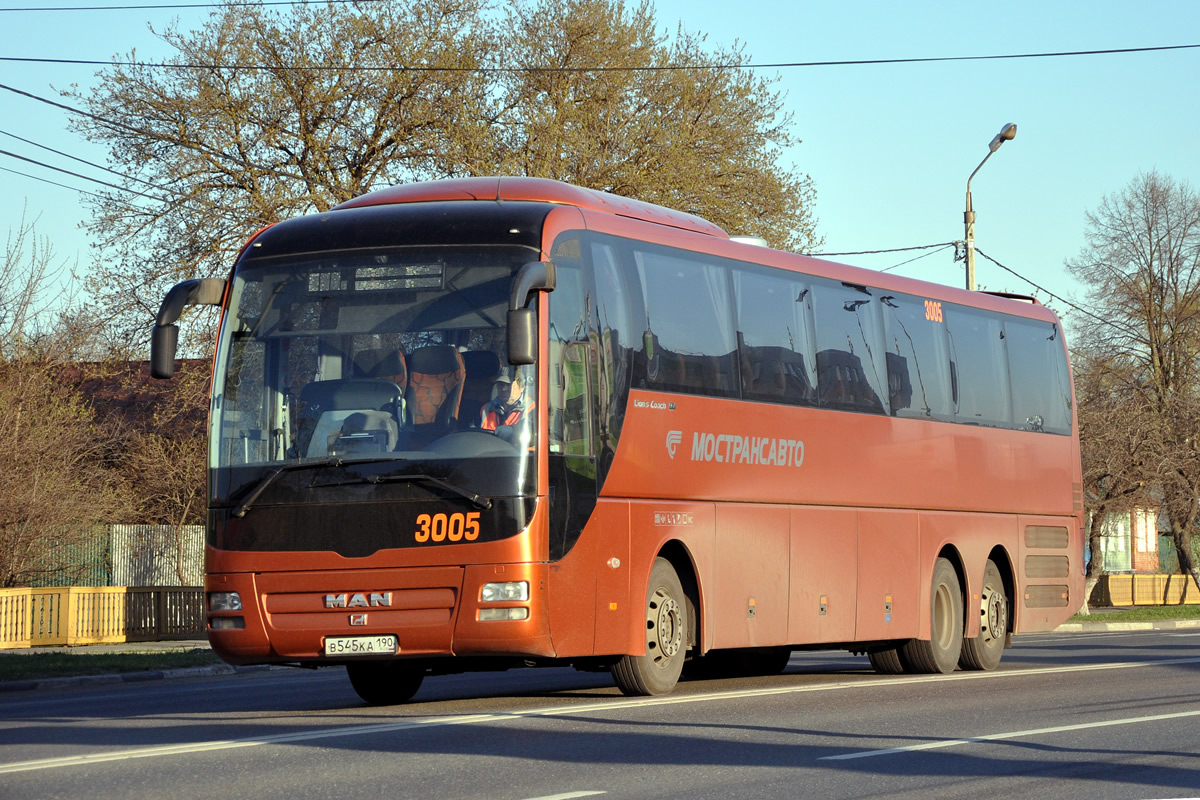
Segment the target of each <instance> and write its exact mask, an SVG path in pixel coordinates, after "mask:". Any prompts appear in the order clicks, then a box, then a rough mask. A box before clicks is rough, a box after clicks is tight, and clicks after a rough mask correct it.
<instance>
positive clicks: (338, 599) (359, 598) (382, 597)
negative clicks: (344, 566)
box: [325, 592, 392, 608]
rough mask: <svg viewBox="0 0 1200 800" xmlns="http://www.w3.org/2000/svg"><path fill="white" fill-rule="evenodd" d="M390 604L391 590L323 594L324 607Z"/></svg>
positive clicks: (362, 606)
mask: <svg viewBox="0 0 1200 800" xmlns="http://www.w3.org/2000/svg"><path fill="white" fill-rule="evenodd" d="M391 604H392V593H391V592H371V593H369V594H368V593H367V592H354V593H353V594H351V593H348V592H347V593H343V594H327V595H325V607H326V608H372V607H380V606H390V605H391Z"/></svg>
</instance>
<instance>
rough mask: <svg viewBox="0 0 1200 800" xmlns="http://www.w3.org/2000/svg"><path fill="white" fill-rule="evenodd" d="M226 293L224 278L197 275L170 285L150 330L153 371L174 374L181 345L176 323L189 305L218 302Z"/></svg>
mask: <svg viewBox="0 0 1200 800" xmlns="http://www.w3.org/2000/svg"><path fill="white" fill-rule="evenodd" d="M224 296H225V281H223V280H221V279H219V278H197V279H195V280H190V281H182V282H180V283H177V284H175V285H174V286H173V287H171V290H170V291H169V292H167V296H166V297H164V298H163V301H162V305H161V306H159V309H158V316H157V317H155V318H154V330H153V331H152V332H151V334H150V375H151V376H152V377H155V378H170V377H171V376H172V375H174V374H175V351H176V349H177V348H178V345H179V326H178V325H176V324H175V323H176V322H177V321H178V320H179V317H180V316H182V315H183V310H184V309H185V308H187V307H188V306H219V305H221V299H222V298H223V297H224Z"/></svg>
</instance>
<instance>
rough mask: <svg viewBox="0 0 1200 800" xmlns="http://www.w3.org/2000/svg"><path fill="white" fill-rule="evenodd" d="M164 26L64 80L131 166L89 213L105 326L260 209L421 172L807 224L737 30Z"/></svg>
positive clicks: (589, 7) (221, 264)
mask: <svg viewBox="0 0 1200 800" xmlns="http://www.w3.org/2000/svg"><path fill="white" fill-rule="evenodd" d="M161 38H162V39H163V40H164V41H165V42H166V43H167V44H168V45H170V46H171V48H172V49H173V50H174V55H173V56H172V57H171V58H170V59H169V60H168V63H167V64H166V65H148V64H146V65H139V64H136V62H135V59H134V56H133V55H132V54H131V55H130V56H129V57H128V58H127V59H124V60H123V63H122V64H120V65H118V64H114V66H112V67H110V68H106V69H105V70H103V71H102V72H101V73H100V74H99V81H97V86H98V88H97V89H95V90H94V91H93V90H88V91H86V92H85V91H83V90H81V89H78V88H76V89H74V90H73V91H72V92H70V93H69V94H71V95H72V96H73V98H74V99H75V100H76V101H77V102H78V103H79V104H80V105H82V106H83V107H84V108H85V109H86V111H87V112H88V114H89V116H85V117H81V118H80V119H79V121H78V122H77V123H76V126H77V128H78V129H79V130H80V131H81V132H82V133H83V134H84V135H85V136H87V138H89V139H90V140H92V141H95V142H98V143H100V144H101V145H103V146H104V147H105V148H106V149H107V152H108V160H109V162H110V166H112V167H113V168H114V169H115V170H116V171H118V172H120V173H122V174H124V175H125V176H126V177H125V178H124V189H125V191H117V190H106V191H104V192H101V193H100V196H99V197H98V199H96V200H95V201H93V204H92V206H93V207H92V212H93V216H92V219H91V221H90V223H89V230H90V232H91V233H92V234H93V236H94V237H95V240H96V241H97V242H98V250H97V257H96V259H95V264H94V265H93V269H92V281H91V284H90V288H91V289H92V290H93V292H94V293H95V294H96V295H97V297H98V298H99V299H100V300H101V301H103V302H102V307H103V308H104V309H105V311H106V314H107V316H106V318H105V321H106V324H107V325H109V326H118V327H120V326H123V329H122V331H121V332H120V333H118V334H114V336H115V338H117V339H122V338H125V339H128V338H132V337H131V336H130V335H129V334H128V333H127V332H128V331H132V330H137V331H142V332H143V335H144V331H145V330H146V329H147V327H148V326H147V319H148V317H150V316H151V315H152V314H153V313H154V312H155V311H156V310H157V308H156V306H157V301H158V299H159V298H161V297H162V296H163V292H164V291H165V289H166V288H168V287H169V285H171V284H172V283H174V282H175V281H178V280H180V279H184V278H191V277H209V276H218V275H223V274H225V272H226V271H227V270H228V267H229V264H230V263H231V261H232V259H233V257H234V255H235V254H236V252H237V250H238V249H239V248H240V246H241V245H242V243H243V242H245V241H246V239H247V238H248V237H249V236H250V235H251V234H253V232H254V231H255V230H256V229H258V228H259V227H261V226H263V225H267V224H270V223H272V222H275V221H277V220H280V219H284V218H287V217H292V216H296V215H299V214H303V213H309V212H321V211H325V210H327V209H329V208H330V207H332V206H333V205H335V204H337V203H339V202H342V201H344V200H347V199H349V198H351V197H354V196H356V195H359V194H362V193H364V192H367V191H370V190H373V189H379V188H383V187H386V186H389V185H394V184H399V183H406V182H410V181H415V180H420V179H428V178H442V177H456V176H465V175H484V174H516V175H528V176H537V177H550V178H558V179H562V180H568V181H573V182H575V183H579V184H581V185H584V186H587V187H589V188H594V189H601V190H604V191H609V192H614V193H618V194H623V195H626V196H630V197H633V198H636V199H641V200H647V201H650V202H655V203H660V204H665V205H670V206H674V207H677V208H680V209H681V210H684V211H688V212H692V213H696V214H699V215H702V216H706V217H708V218H710V219H712V220H713V221H715V222H717V223H718V224H721V225H723V226H725V227H727V228H728V229H729V230H731V231H733V232H736V233H756V234H759V235H762V236H764V237H765V238H766V239H768V241H770V242H771V243H772V244H775V245H777V246H784V247H811V246H813V245H815V244H818V243H819V239H818V238H817V236H816V234H815V217H814V216H813V213H812V208H813V195H814V192H813V186H812V181H811V180H810V179H809V178H808V176H806V175H801V174H797V173H795V172H794V171H792V170H789V169H786V168H784V167H783V166H782V165H781V162H780V159H781V149H782V148H784V147H787V146H789V145H791V144H793V143H794V141H793V139H792V138H791V134H790V132H789V131H790V128H791V126H792V120H791V119H790V117H788V116H787V115H786V114H783V113H782V110H781V109H782V97H781V95H780V94H778V93H776V92H774V91H773V90H772V82H771V81H768V80H764V79H760V78H757V77H755V76H754V74H753V73H752V72H750V71H748V70H744V69H738V67H740V66H743V65H744V64H745V63H746V60H747V59H746V56H745V54H744V53H743V51H742V50H741V49H740V48H734V49H731V50H726V51H722V50H709V49H708V48H707V47H706V44H705V40H704V38H703V37H701V36H695V35H690V34H687V33H685V32H683V31H682V30H681V31H680V32H679V33H678V35H677V36H676V37H675V38H674V39H673V40H670V41H668V40H667V38H666V37H665V36H664V35H663V34H662V33H660V32H658V30H657V22H656V20H655V17H654V14H653V11H652V8H651V6H650V5H649V4H648V3H645V2H643V3H642V4H640V5H638V6H636V7H633V8H627V7H626V6H625V4H624V3H623V2H622V0H513V2H511V3H510V4H509V5H507V6H503V7H501V8H499V9H491V8H490V7H489V6H488V5H487V4H486V0H414V2H411V3H409V2H406V3H364V4H357V3H355V4H349V3H329V4H320V3H302V4H298V5H294V6H289V7H287V8H286V9H284V10H279V9H278V8H277V7H267V6H264V5H255V4H250V5H246V4H242V3H237V4H234V3H229V4H228V5H224V6H221V7H219V8H218V9H217V10H216V11H214V12H213V13H212V14H211V16H210V17H209V19H208V21H207V23H206V24H204V25H203V26H202V27H200V28H199V29H198V30H194V31H181V30H179V29H177V28H171V29H169V30H167V31H165V32H163V33H162V34H161ZM126 62H129V63H134V64H135V65H134V66H127V65H124V63H126ZM201 327H202V328H206V327H209V326H208V325H207V321H206V322H205V324H204V325H201Z"/></svg>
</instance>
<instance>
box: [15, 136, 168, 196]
mask: <svg viewBox="0 0 1200 800" xmlns="http://www.w3.org/2000/svg"><path fill="white" fill-rule="evenodd" d="M0 134H3V135H4V136H8V137H11V138H13V139H16V140H17V141H18V142H24V143H25V144H29V145H33V146H34V147H39V148H41V149H42V150H46V151H48V152H50V153H54V154H55V155H59V156H62V157H63V158H69V159H71V160H72V161H78V162H79V163H80V164H86V165H87V166H89V167H95V168H96V169H101V170H104V171H105V172H107V173H110V174H112V175H116V176H117V177H118V178H124V179H125V180H128V181H135V182H137V183H140V184H142V185H143V186H149V187H150V188H151V189H159V190H162V187H161V186H155V185H154V184H153V183H150V182H149V181H144V180H142V179H141V178H136V177H134V176H132V175H126V174H125V173H123V172H117V171H116V170H115V169H110V168H108V167H106V166H104V165H103V164H97V163H96V162H94V161H88V160H87V159H86V158H80V157H79V156H73V155H71V154H70V153H64V152H63V151H62V150H55V149H54V148H53V147H47V146H46V145H44V144H38V143H37V142H35V141H33V140H31V139H26V138H24V137H23V136H17V135H16V134H15V133H9V132H8V131H5V130H0Z"/></svg>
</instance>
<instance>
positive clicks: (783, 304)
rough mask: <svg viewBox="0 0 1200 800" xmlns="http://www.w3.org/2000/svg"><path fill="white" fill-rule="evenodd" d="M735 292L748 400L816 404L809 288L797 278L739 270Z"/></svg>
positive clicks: (738, 333) (741, 356)
mask: <svg viewBox="0 0 1200 800" xmlns="http://www.w3.org/2000/svg"><path fill="white" fill-rule="evenodd" d="M733 291H734V299H735V306H736V308H737V329H738V330H737V343H738V358H739V362H740V364H741V374H742V381H741V383H742V396H743V397H745V398H746V399H747V400H765V401H767V402H772V403H790V404H793V405H816V404H817V390H816V377H815V376H814V375H813V374H812V364H813V348H812V332H811V322H812V314H811V311H810V306H809V291H808V287H807V285H806V284H805V283H804V282H803V281H801V280H798V279H797V277H796V276H794V275H788V274H770V273H766V272H760V271H757V270H753V269H750V268H735V269H734V271H733Z"/></svg>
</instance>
